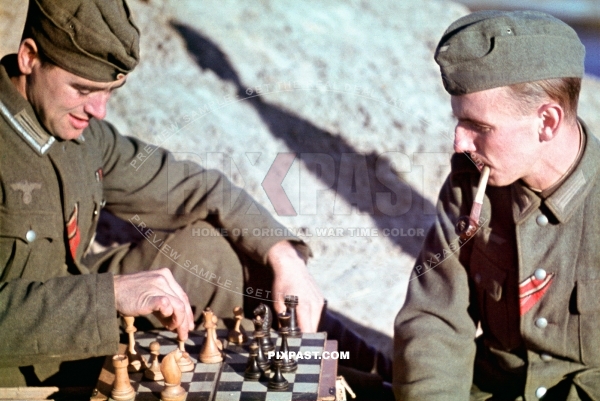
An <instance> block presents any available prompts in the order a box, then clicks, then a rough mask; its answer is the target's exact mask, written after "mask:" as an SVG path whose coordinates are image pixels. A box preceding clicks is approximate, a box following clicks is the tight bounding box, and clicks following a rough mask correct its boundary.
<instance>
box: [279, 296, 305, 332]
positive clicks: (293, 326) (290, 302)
mask: <svg viewBox="0 0 600 401" xmlns="http://www.w3.org/2000/svg"><path fill="white" fill-rule="evenodd" d="M283 303H284V304H285V309H286V310H285V311H286V313H287V314H288V315H290V326H289V336H290V337H300V336H301V335H302V330H301V329H300V326H298V320H297V318H296V307H297V306H298V297H297V296H296V295H286V296H285V301H284V302H283Z"/></svg>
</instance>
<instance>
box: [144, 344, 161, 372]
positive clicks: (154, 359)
mask: <svg viewBox="0 0 600 401" xmlns="http://www.w3.org/2000/svg"><path fill="white" fill-rule="evenodd" d="M150 355H151V356H150V367H149V368H148V369H146V371H145V372H144V377H145V378H146V379H148V380H153V381H160V380H163V379H164V377H163V374H162V372H161V371H160V363H159V362H158V356H159V355H160V344H159V343H158V341H152V342H151V343H150Z"/></svg>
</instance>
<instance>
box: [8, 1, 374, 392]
mask: <svg viewBox="0 0 600 401" xmlns="http://www.w3.org/2000/svg"><path fill="white" fill-rule="evenodd" d="M29 3H30V5H29V10H28V15H27V20H26V25H25V29H24V32H23V36H22V41H21V44H20V46H19V49H18V52H17V54H11V55H8V56H6V57H4V58H3V59H2V61H1V65H0V88H1V89H0V114H1V116H0V172H1V173H0V181H1V188H2V190H1V192H0V194H1V196H0V202H1V205H0V281H1V283H0V333H2V334H1V341H0V385H5V386H6V385H9V386H23V385H29V384H42V385H53V384H56V383H61V381H60V380H61V377H63V376H61V372H63V371H64V370H65V369H67V368H68V367H69V366H77V364H75V365H71V363H74V362H68V363H67V362H66V361H76V360H81V359H84V358H89V357H94V356H101V355H108V354H114V353H116V351H117V344H118V340H119V327H118V320H117V318H116V316H117V312H119V313H120V314H122V315H125V316H140V315H149V316H151V317H152V316H153V319H155V323H160V324H162V325H164V326H165V327H167V328H169V329H172V330H176V331H177V332H178V334H179V337H180V338H182V339H185V338H187V333H188V331H189V330H190V329H192V328H193V327H194V322H197V321H198V319H199V317H200V315H201V313H202V310H203V309H204V308H205V307H206V306H210V307H211V308H212V310H213V311H215V313H216V314H217V315H219V316H229V315H230V311H231V310H232V309H233V307H234V306H236V305H241V304H242V303H243V301H247V299H246V300H245V299H243V297H242V295H241V291H231V289H235V288H238V289H242V288H244V274H243V272H244V269H247V271H248V272H249V276H250V277H252V276H261V277H262V276H269V277H271V278H270V279H269V280H268V285H270V286H271V293H272V294H299V295H301V303H300V305H299V306H298V321H299V324H300V326H301V327H302V329H303V330H304V331H306V332H311V331H315V330H317V328H318V324H319V323H321V325H322V326H323V327H325V328H327V327H329V328H331V327H337V326H335V322H334V323H331V321H327V322H328V323H327V322H324V320H323V319H321V322H319V320H320V316H321V311H322V307H323V296H322V295H321V292H320V290H319V289H318V287H317V286H316V284H315V282H314V280H313V278H312V277H311V276H310V275H309V273H308V271H307V268H306V261H307V259H308V258H309V257H310V256H311V252H310V249H309V248H308V247H307V245H306V244H305V243H303V242H302V241H301V240H300V239H298V238H295V237H274V236H270V237H257V236H242V235H237V236H236V235H235V233H236V232H238V231H240V230H232V228H249V229H259V230H260V231H264V229H267V230H268V231H271V232H272V231H274V229H277V230H279V229H280V228H283V227H281V226H280V224H279V223H278V222H277V221H276V220H275V219H274V218H273V217H272V216H271V215H270V214H269V213H268V212H267V211H266V210H265V209H264V208H262V207H261V206H260V205H258V204H257V203H256V202H254V201H253V200H252V199H251V197H250V196H249V195H248V194H247V193H246V192H245V191H243V190H240V189H239V188H234V187H233V186H232V184H231V183H229V182H228V181H227V179H226V178H225V176H224V175H223V174H221V173H220V172H218V171H212V170H210V171H206V170H203V169H202V168H201V167H200V166H197V165H193V164H191V163H189V162H177V161H175V160H174V159H173V157H172V155H171V154H170V153H169V152H168V151H166V150H164V149H161V148H156V149H155V151H154V152H153V153H152V154H151V155H149V156H148V157H147V158H145V159H144V162H143V164H142V165H140V164H141V163H139V162H138V163H136V160H138V159H137V156H138V154H139V153H140V152H141V150H142V149H145V148H147V145H146V144H145V143H143V142H141V141H140V140H138V139H136V138H134V137H127V136H123V135H121V134H120V133H119V132H117V130H116V129H115V127H113V126H112V125H110V124H109V123H108V122H105V121H103V119H104V117H105V114H106V106H107V101H108V99H109V97H110V96H111V94H112V93H113V92H114V91H115V90H117V89H118V88H119V87H121V86H122V85H124V84H125V83H126V80H127V77H128V75H129V74H130V73H131V72H132V70H133V69H134V67H135V66H136V65H137V63H138V60H139V51H138V49H139V46H138V43H139V31H138V29H137V28H136V26H135V24H134V22H133V21H132V18H131V15H130V12H129V9H128V8H127V5H126V3H125V2H124V1H123V0H31V1H30V2H29ZM133 166H136V168H134V167H133ZM167 166H168V170H169V171H167ZM187 169H189V171H188V170H187ZM184 171H185V173H184ZM228 191H234V192H236V193H238V191H239V194H237V195H236V198H237V201H236V203H235V204H234V205H233V206H230V207H225V206H224V202H222V199H224V198H227V199H230V198H231V196H230V194H229V192H228ZM167 199H168V203H167ZM174 202H175V203H174ZM250 206H252V207H254V208H257V210H258V212H259V213H253V214H247V213H246V211H247V210H248V209H249V208H250ZM102 210H104V211H106V212H109V213H111V214H113V215H115V216H118V217H120V218H122V219H124V220H129V221H131V222H132V223H134V224H135V225H136V227H138V228H140V229H143V231H144V233H146V234H147V235H148V236H151V237H152V241H149V240H148V239H147V238H142V239H141V240H139V241H138V242H136V243H131V244H123V245H122V246H119V247H116V248H111V249H109V250H106V251H104V252H102V253H99V254H91V253H90V252H89V245H90V243H91V242H92V240H93V238H94V234H95V231H96V226H97V223H98V219H99V216H100V213H101V211H102ZM213 227H218V228H225V229H228V230H227V231H228V232H229V233H230V235H229V236H228V237H227V238H224V237H222V236H216V237H215V236H211V237H202V238H198V237H196V236H193V235H192V233H193V232H198V231H202V229H206V228H213ZM149 229H152V230H153V231H152V232H151V233H150V231H148V230H149ZM279 231H283V232H286V230H279ZM157 244H158V245H157ZM168 249H176V250H177V252H178V253H179V254H180V257H179V259H180V260H185V261H187V260H189V261H191V262H192V263H193V264H197V265H199V266H202V267H204V269H205V271H206V269H208V270H209V272H210V275H211V276H214V277H222V278H223V279H224V280H226V281H225V283H227V286H228V288H222V286H218V285H215V283H209V282H206V281H205V280H203V279H201V278H199V277H197V276H195V275H193V274H190V273H189V272H188V271H187V270H185V269H183V268H181V267H178V265H177V263H178V262H177V261H175V260H172V259H170V258H169V254H170V253H169V251H168ZM163 250H167V251H164V252H163ZM242 260H243V261H244V262H242ZM221 284H222V283H221ZM266 288H268V287H265V289H266ZM192 306H193V307H194V309H192ZM274 307H275V311H276V312H277V313H278V312H283V311H284V310H285V306H284V304H283V297H281V299H279V298H278V299H277V301H276V302H275V304H274ZM250 310H251V309H250ZM325 323H327V324H329V326H327V324H325ZM331 324H334V325H333V326H332V325H331ZM336 330H338V331H339V330H340V327H337V328H336ZM348 336H349V334H348V335H347V337H348ZM350 337H352V336H350ZM358 344H359V343H357V349H360V350H361V351H364V350H365V349H366V348H365V347H364V345H358ZM367 348H368V347H367ZM350 350H351V352H352V348H350ZM356 354H358V352H356ZM379 360H380V361H381V358H379ZM362 362H364V361H362ZM369 369H370V368H369ZM70 371H71V372H75V373H76V374H75V375H69V376H68V381H67V383H68V384H70V385H73V384H74V382H75V378H76V376H77V375H78V374H80V373H81V370H80V369H78V368H76V367H74V368H72V369H71V370H70Z"/></svg>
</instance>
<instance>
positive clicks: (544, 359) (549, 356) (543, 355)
mask: <svg viewBox="0 0 600 401" xmlns="http://www.w3.org/2000/svg"><path fill="white" fill-rule="evenodd" d="M540 358H542V361H544V362H550V361H551V360H552V355H548V354H546V353H543V354H541V355H540Z"/></svg>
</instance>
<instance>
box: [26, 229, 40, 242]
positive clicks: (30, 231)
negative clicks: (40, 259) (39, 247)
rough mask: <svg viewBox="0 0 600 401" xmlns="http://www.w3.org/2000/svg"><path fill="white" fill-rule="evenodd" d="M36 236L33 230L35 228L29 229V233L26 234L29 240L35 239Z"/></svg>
mask: <svg viewBox="0 0 600 401" xmlns="http://www.w3.org/2000/svg"><path fill="white" fill-rule="evenodd" d="M36 237H37V235H36V234H35V231H33V230H29V231H27V234H25V238H26V239H27V242H33V241H35V238H36Z"/></svg>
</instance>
